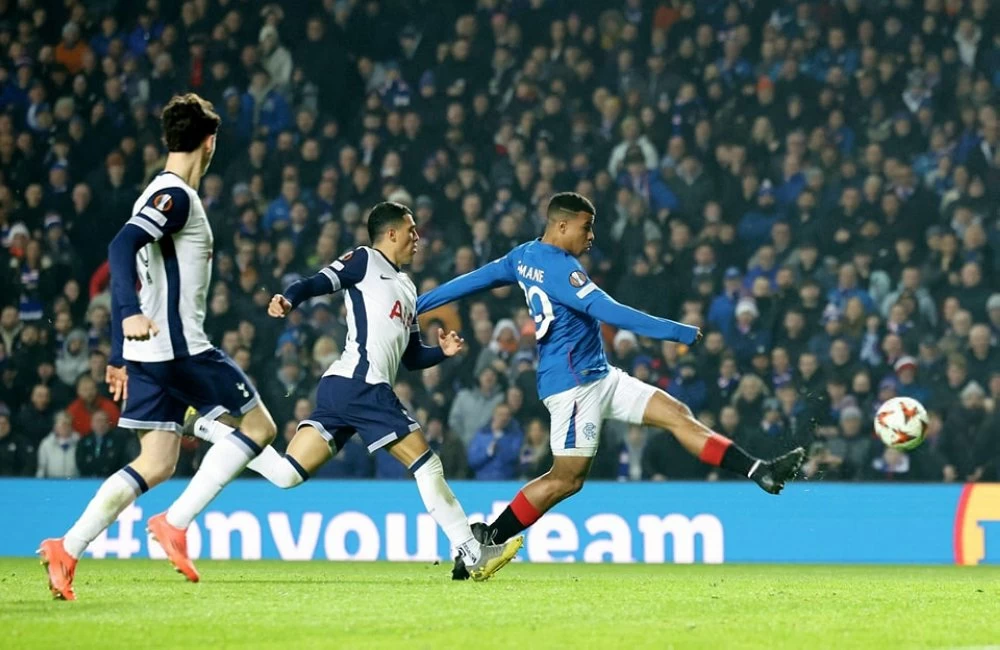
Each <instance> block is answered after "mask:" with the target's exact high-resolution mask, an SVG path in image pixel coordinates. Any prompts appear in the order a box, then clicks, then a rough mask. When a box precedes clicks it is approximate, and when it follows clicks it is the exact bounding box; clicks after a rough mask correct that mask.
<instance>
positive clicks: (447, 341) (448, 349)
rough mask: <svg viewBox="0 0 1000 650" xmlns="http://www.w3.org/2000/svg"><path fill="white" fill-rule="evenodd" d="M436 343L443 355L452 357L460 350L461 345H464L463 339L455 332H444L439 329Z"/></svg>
mask: <svg viewBox="0 0 1000 650" xmlns="http://www.w3.org/2000/svg"><path fill="white" fill-rule="evenodd" d="M438 345H440V346H441V351H442V352H444V356H446V357H453V356H455V355H456V354H458V353H459V352H461V351H462V346H463V345H465V339H463V338H462V337H461V336H459V335H458V334H457V333H455V332H448V333H447V334H445V333H444V330H439V331H438Z"/></svg>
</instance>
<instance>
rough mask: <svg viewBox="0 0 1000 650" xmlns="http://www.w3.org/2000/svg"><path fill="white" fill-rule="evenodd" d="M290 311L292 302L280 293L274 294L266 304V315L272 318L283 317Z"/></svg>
mask: <svg viewBox="0 0 1000 650" xmlns="http://www.w3.org/2000/svg"><path fill="white" fill-rule="evenodd" d="M290 311H292V303H291V302H290V301H289V300H288V298H286V297H284V296H283V295H281V294H280V293H276V294H274V297H273V298H271V302H270V304H268V306H267V315H268V316H271V317H272V318H284V317H285V316H287V315H288V312H290Z"/></svg>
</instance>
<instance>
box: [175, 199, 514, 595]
mask: <svg viewBox="0 0 1000 650" xmlns="http://www.w3.org/2000/svg"><path fill="white" fill-rule="evenodd" d="M368 237H369V239H370V240H371V242H372V246H370V247H369V246H360V247H358V248H355V249H354V250H352V251H349V252H348V253H346V254H344V255H343V256H341V257H340V259H338V260H336V261H335V262H333V264H331V265H329V266H327V267H325V268H323V269H322V270H320V272H319V273H317V274H315V275H313V276H312V277H309V278H306V279H304V280H300V281H298V282H295V283H293V284H292V285H291V286H289V287H288V289H286V290H285V294H284V295H276V296H274V297H273V298H272V299H271V303H270V305H268V314H270V315H271V316H272V317H274V318H284V317H285V316H286V315H288V313H289V312H290V311H291V310H292V309H294V308H295V307H297V306H298V305H300V304H301V303H302V302H304V301H306V300H309V299H310V298H314V297H316V296H321V295H326V294H331V293H336V292H340V291H343V292H344V303H345V305H346V307H347V341H346V344H345V346H344V354H343V355H342V356H341V357H340V359H338V360H337V361H335V362H333V364H331V365H330V367H329V369H327V371H326V372H325V373H324V374H323V378H322V379H321V380H320V382H319V387H318V388H317V391H316V409H315V410H314V411H313V412H312V414H311V415H310V416H309V417H308V418H307V419H305V420H303V421H302V422H300V423H299V426H298V431H297V432H296V433H295V437H294V438H293V439H292V441H291V442H290V443H289V445H288V450H287V452H286V453H285V454H284V455H281V454H279V453H278V452H277V451H276V450H275V449H274V448H273V447H266V448H265V449H264V451H263V453H261V455H260V456H259V457H257V458H256V459H254V461H253V462H252V463H251V464H250V465H249V467H250V469H252V470H254V471H256V472H258V473H260V474H261V475H262V476H264V477H265V478H266V479H268V480H269V481H271V482H272V483H274V484H275V485H277V486H279V487H283V488H291V487H295V486H296V485H300V484H301V483H302V482H303V481H305V480H306V479H308V478H309V476H310V475H311V474H313V473H314V472H315V471H316V470H317V469H319V467H320V466H321V465H322V464H323V463H325V462H326V461H328V460H330V458H332V457H333V455H334V453H336V451H340V449H341V448H342V447H343V446H344V443H346V442H347V440H348V439H349V438H350V437H351V436H353V435H354V434H357V435H358V436H360V438H361V440H362V441H363V442H364V443H365V446H366V447H367V448H368V451H369V453H374V452H375V451H377V450H379V449H382V448H385V449H386V450H387V451H388V452H389V453H390V454H392V456H393V457H394V458H396V460H398V461H399V462H401V463H403V465H405V466H406V467H407V468H408V469H409V470H410V472H412V473H413V477H414V479H416V482H417V489H418V491H419V492H420V497H421V499H423V502H424V505H425V506H426V507H427V511H428V512H429V513H430V515H431V516H432V517H433V518H434V520H435V521H436V522H437V523H438V525H439V526H441V529H442V530H443V531H444V533H445V535H447V537H448V540H449V541H450V542H451V544H452V546H454V547H455V548H456V549H458V553H459V561H460V562H462V563H463V566H464V567H465V568H466V570H467V572H468V574H469V575H471V577H472V578H473V579H475V580H486V579H488V578H489V577H490V576H492V575H493V574H494V573H496V572H497V571H499V570H500V569H501V568H503V567H504V566H505V565H506V564H507V563H508V562H510V561H511V560H512V559H513V558H514V556H515V555H516V554H517V551H518V549H520V548H521V544H522V542H523V538H522V537H520V536H518V537H513V536H511V538H509V539H507V540H504V542H503V543H501V544H480V542H479V541H478V540H477V539H476V538H475V536H474V535H473V533H472V529H471V528H470V526H469V521H468V519H467V518H466V516H465V512H464V511H463V510H462V506H461V504H460V503H459V502H458V499H456V498H455V495H454V494H453V493H452V491H451V488H450V487H448V483H447V482H446V481H445V478H444V468H443V467H442V466H441V459H440V458H438V456H437V454H435V453H434V452H433V451H431V449H430V447H428V445H427V440H426V439H425V438H424V435H423V433H422V432H421V430H420V425H419V424H418V423H417V422H416V421H415V420H414V419H413V418H411V417H410V415H409V414H408V413H407V412H406V409H405V408H403V405H402V404H401V403H400V401H399V399H398V398H397V397H396V394H395V393H394V392H393V390H392V384H393V383H394V382H395V380H396V372H397V371H398V370H399V364H400V362H402V363H403V365H405V366H406V367H407V368H408V369H410V370H420V369H423V368H428V367H430V366H434V365H437V364H439V363H441V362H442V361H444V360H445V358H447V357H451V356H454V355H456V354H458V352H459V351H460V350H461V349H462V339H461V338H459V336H458V334H456V333H455V332H450V333H448V334H447V335H446V334H444V333H443V332H442V333H441V334H440V335H439V344H440V345H439V347H428V346H425V345H424V344H423V342H422V341H421V340H420V328H419V326H418V325H417V322H416V318H415V315H416V304H417V289H416V287H414V286H413V281H412V280H410V278H409V276H408V275H407V274H406V273H404V272H403V271H402V270H401V269H400V267H402V266H406V265H407V264H409V263H410V262H411V261H412V260H413V255H414V253H415V252H416V249H417V241H418V239H419V236H418V234H417V226H416V223H414V221H413V214H412V213H411V212H410V209H409V208H407V207H406V206H404V205H401V204H399V203H393V202H383V203H379V204H378V205H376V206H375V207H373V208H372V209H371V210H370V211H369V213H368ZM210 415H211V414H210ZM231 432H232V429H230V428H229V427H228V426H227V425H226V424H224V423H222V422H215V421H212V418H211V417H210V416H209V417H206V416H202V417H200V418H196V417H195V416H192V417H190V418H189V419H188V421H187V422H185V433H190V434H192V435H196V436H198V437H200V438H204V439H206V440H210V441H213V440H215V439H217V438H218V437H220V436H225V435H229V434H230V433H231ZM331 448H332V449H331ZM375 489H377V488H375Z"/></svg>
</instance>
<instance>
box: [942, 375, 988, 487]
mask: <svg viewBox="0 0 1000 650" xmlns="http://www.w3.org/2000/svg"><path fill="white" fill-rule="evenodd" d="M959 398H960V399H961V402H962V405H961V407H958V408H955V409H953V410H952V411H951V412H950V413H949V415H948V419H947V420H946V421H945V426H944V431H943V432H942V439H941V453H942V455H943V456H944V459H945V462H946V463H947V465H945V467H944V480H946V481H955V480H958V481H981V480H987V481H988V480H992V479H993V478H994V477H995V473H996V466H995V463H996V459H997V446H998V431H1000V429H998V423H997V421H996V417H995V415H994V414H993V413H990V412H988V411H987V410H986V406H987V404H986V391H985V390H983V387H982V386H980V385H979V384H978V383H976V382H974V381H973V382H970V383H969V384H967V385H966V386H965V388H964V389H962V392H961V393H960V394H959Z"/></svg>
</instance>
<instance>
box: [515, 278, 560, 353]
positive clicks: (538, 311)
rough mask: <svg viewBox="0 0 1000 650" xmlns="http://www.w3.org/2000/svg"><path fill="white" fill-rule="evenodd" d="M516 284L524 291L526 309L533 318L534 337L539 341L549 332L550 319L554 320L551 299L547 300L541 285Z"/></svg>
mask: <svg viewBox="0 0 1000 650" xmlns="http://www.w3.org/2000/svg"><path fill="white" fill-rule="evenodd" d="M518 285H520V287H521V291H523V292H524V299H525V300H526V301H527V303H528V311H529V312H531V317H532V318H534V319H535V339H536V340H538V341H541V340H542V339H543V338H545V335H546V334H548V333H549V327H551V325H552V321H553V320H555V315H554V314H553V313H552V301H551V300H549V297H548V295H546V293H545V292H544V291H542V289H541V287H538V286H537V285H535V286H531V287H526V286H524V283H523V282H518Z"/></svg>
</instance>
